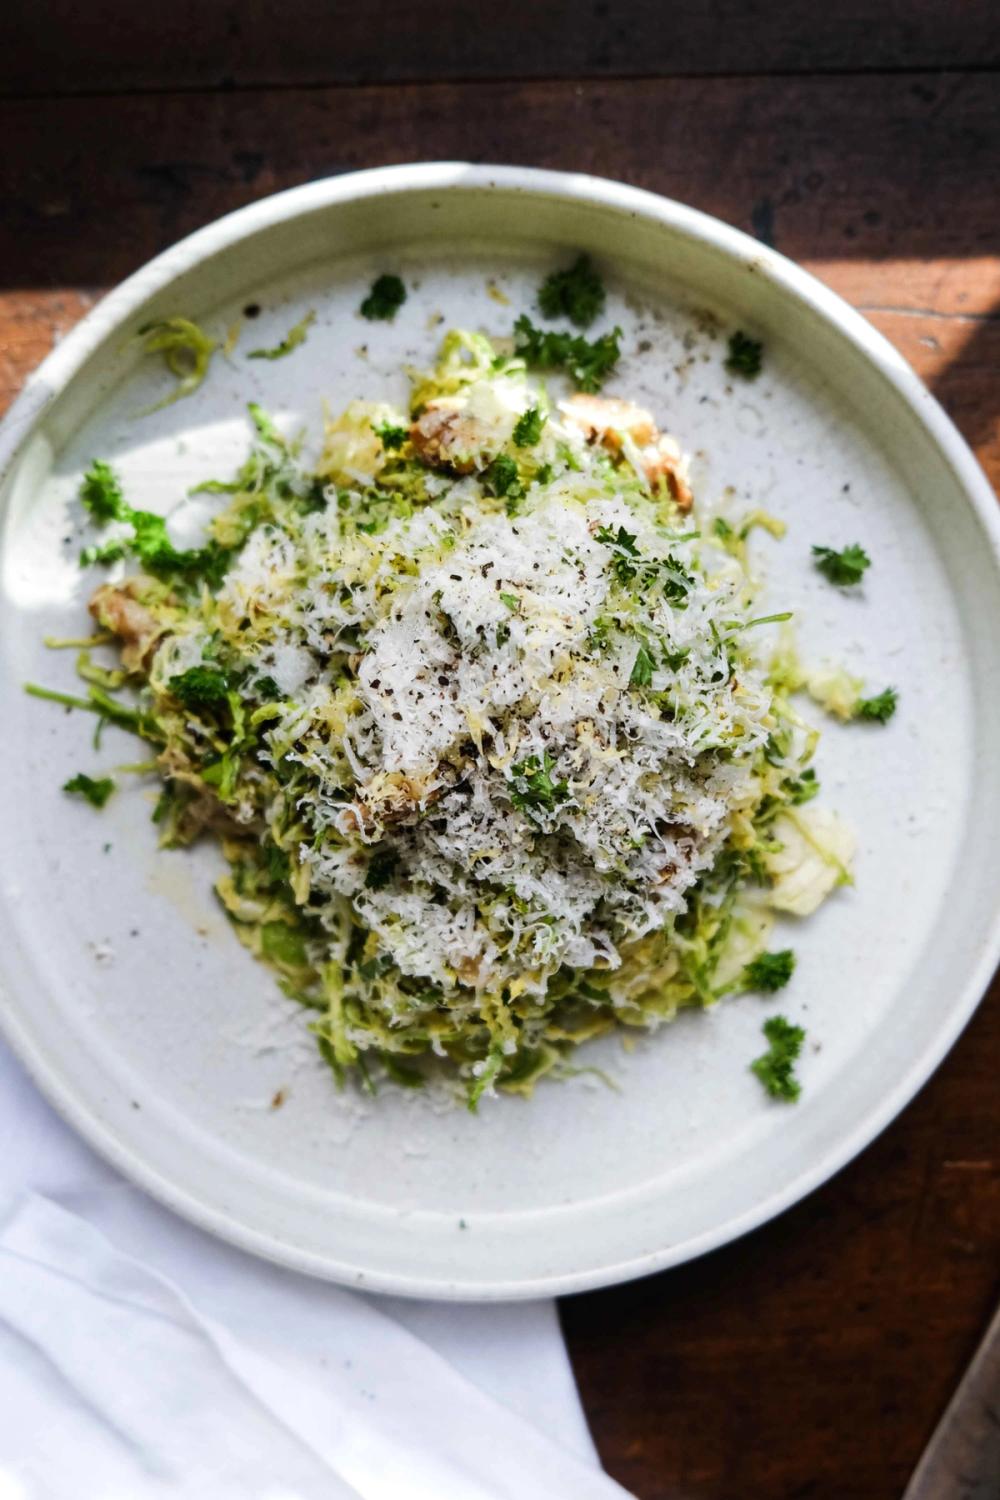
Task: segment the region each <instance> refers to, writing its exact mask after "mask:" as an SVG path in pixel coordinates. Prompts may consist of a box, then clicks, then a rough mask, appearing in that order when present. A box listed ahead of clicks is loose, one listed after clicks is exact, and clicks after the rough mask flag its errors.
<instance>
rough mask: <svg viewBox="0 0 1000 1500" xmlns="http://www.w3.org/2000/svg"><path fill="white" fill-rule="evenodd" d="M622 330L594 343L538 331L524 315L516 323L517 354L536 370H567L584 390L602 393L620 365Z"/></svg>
mask: <svg viewBox="0 0 1000 1500" xmlns="http://www.w3.org/2000/svg"><path fill="white" fill-rule="evenodd" d="M621 336H622V331H621V329H620V328H613V329H612V330H611V332H610V333H602V334H601V336H600V338H597V339H594V340H593V341H591V340H589V339H585V338H583V337H582V336H581V335H579V334H573V333H556V332H553V331H552V330H544V329H541V328H536V327H535V325H534V324H533V323H532V321H531V319H530V318H529V317H527V315H526V314H524V313H522V314H521V316H520V317H519V318H518V320H517V322H516V323H515V324H514V352H515V354H517V355H519V356H520V357H521V358H522V359H524V360H526V361H527V363H528V364H529V365H531V366H533V367H535V368H536V369H542V370H556V369H559V370H565V371H566V374H567V375H569V377H570V379H571V380H573V381H574V382H575V383H576V385H578V386H579V388H580V390H581V391H599V390H600V388H601V386H602V385H603V384H604V382H605V380H606V379H607V377H608V376H609V375H610V374H611V371H612V370H613V369H614V367H615V365H616V364H617V363H618V359H619V356H620V354H621V349H620V347H619V343H618V340H619V339H620V338H621Z"/></svg>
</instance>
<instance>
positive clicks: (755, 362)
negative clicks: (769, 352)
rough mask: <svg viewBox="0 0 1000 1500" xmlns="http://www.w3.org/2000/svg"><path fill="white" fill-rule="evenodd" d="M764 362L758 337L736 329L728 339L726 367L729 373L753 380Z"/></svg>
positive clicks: (761, 345)
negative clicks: (751, 336)
mask: <svg viewBox="0 0 1000 1500" xmlns="http://www.w3.org/2000/svg"><path fill="white" fill-rule="evenodd" d="M763 362H764V345H763V344H762V343H761V341H760V340H759V339H752V338H750V336H749V334H746V333H744V332H743V331H742V330H741V329H738V330H737V331H736V333H734V334H733V336H732V338H731V339H730V340H729V353H728V355H727V356H726V369H727V370H728V371H729V373H730V374H731V375H741V376H742V377H743V379H744V380H755V379H756V377H757V376H758V375H759V374H760V370H761V365H762V364H763Z"/></svg>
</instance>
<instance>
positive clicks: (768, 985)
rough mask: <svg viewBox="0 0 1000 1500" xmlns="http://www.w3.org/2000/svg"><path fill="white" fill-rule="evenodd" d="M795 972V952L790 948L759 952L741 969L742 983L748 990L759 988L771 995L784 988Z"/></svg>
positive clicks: (763, 992)
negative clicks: (772, 951)
mask: <svg viewBox="0 0 1000 1500" xmlns="http://www.w3.org/2000/svg"><path fill="white" fill-rule="evenodd" d="M794 972H795V954H794V953H793V952H792V950H791V948H782V949H781V951H780V952H779V953H759V954H758V955H757V957H756V958H755V959H753V961H752V962H751V963H748V964H747V965H746V967H745V968H744V970H743V983H744V984H745V985H746V987H747V989H748V990H760V991H761V992H762V994H765V995H773V994H774V993H775V991H776V990H780V989H784V987H785V985H786V984H787V983H788V981H789V980H790V979H791V977H792V975H793V974H794Z"/></svg>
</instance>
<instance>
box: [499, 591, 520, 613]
mask: <svg viewBox="0 0 1000 1500" xmlns="http://www.w3.org/2000/svg"><path fill="white" fill-rule="evenodd" d="M500 602H501V604H506V606H507V608H508V609H509V610H512V611H513V613H514V614H515V615H516V614H517V612H518V610H519V609H520V608H521V601H520V599H519V598H518V597H517V595H516V594H503V593H502V594H501V595H500Z"/></svg>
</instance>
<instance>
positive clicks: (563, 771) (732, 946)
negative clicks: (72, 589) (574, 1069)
mask: <svg viewBox="0 0 1000 1500" xmlns="http://www.w3.org/2000/svg"><path fill="white" fill-rule="evenodd" d="M412 381H413V389H412V401H411V406H410V409H409V411H403V410H400V409H397V408H396V407H394V406H393V405H391V404H387V403H369V402H361V401H356V402H353V403H352V404H351V405H350V406H349V407H348V408H347V410H346V411H345V412H344V413H343V414H342V415H340V416H339V417H337V418H336V419H334V420H330V421H328V422H327V424H326V429H325V434H324V442H323V448H322V452H321V454H320V457H319V460H318V463H316V464H314V465H309V466H307V465H306V464H305V462H304V461H303V458H302V455H301V452H300V450H299V448H298V447H297V445H296V443H294V442H292V441H290V440H288V439H287V438H285V437H284V436H282V435H281V434H280V433H279V431H278V430H277V429H276V428H275V427H274V425H273V424H272V423H271V422H270V421H269V420H268V419H267V418H266V417H265V416H264V414H263V413H262V412H261V411H260V410H259V409H257V408H255V407H252V408H251V414H252V416H253V419H254V423H255V428H256V439H255V443H254V446H253V448H252V451H251V453H250V456H249V457H248V459H247V461H246V463H245V464H244V465H243V467H242V469H241V470H240V472H239V474H238V475H237V476H236V477H235V479H233V480H231V481H229V480H224V481H218V480H216V481H210V482H209V484H208V485H205V486H202V487H201V488H202V489H207V490H210V491H213V492H216V493H219V492H222V493H224V494H225V495H226V496H227V502H226V504H225V508H224V509H223V510H222V511H221V512H220V513H219V514H218V515H216V517H215V519H214V520H213V522H212V523H211V527H210V533H211V535H210V540H209V541H208V542H207V543H206V544H205V545H204V546H202V547H201V548H199V549H197V550H196V551H192V552H183V551H179V550H178V549H177V548H175V547H174V546H173V544H172V542H171V541H170V539H169V537H168V535H167V532H166V528H165V526H164V523H163V522H162V520H160V519H159V518H157V517H153V516H150V514H149V513H147V512H143V511H136V510H133V509H132V508H131V506H130V505H128V504H127V502H126V501H125V499H124V496H123V495H122V492H121V488H120V486H119V485H118V483H117V480H116V479H115V477H114V475H113V473H112V471H111V470H109V469H108V468H107V466H105V465H95V466H94V468H93V469H92V470H91V471H90V473H89V474H88V476H87V480H86V481H85V485H84V491H83V499H84V502H85V504H87V507H88V509H89V510H90V512H91V514H92V516H93V517H94V518H95V519H96V520H97V521H99V522H101V523H102V524H106V525H110V526H111V527H112V530H111V531H110V532H108V533H107V539H105V540H104V541H103V542H102V544H100V545H98V546H95V547H94V548H92V549H90V557H91V560H93V561H96V562H105V563H107V562H114V563H117V565H118V566H119V567H121V564H120V562H118V559H121V558H122V557H127V556H128V555H138V556H139V557H140V559H141V561H142V563H143V571H142V572H141V573H133V574H131V575H128V574H126V575H125V576H123V577H122V578H121V579H120V580H119V581H115V582H108V583H105V584H104V585H102V586H101V587H100V588H98V589H97V591H96V593H95V594H94V596H93V599H92V601H91V611H92V613H93V615H94V616H95V618H96V620H97V622H98V623H99V625H100V626H101V627H102V629H103V630H105V631H107V632H110V633H111V635H112V636H113V637H114V638H115V639H116V640H117V642H118V643H119V646H120V648H121V650H120V657H121V667H120V670H119V671H118V672H116V673H111V674H109V673H107V672H104V671H102V669H99V668H96V667H94V666H93V665H92V664H90V663H89V661H88V663H87V664H86V666H85V675H86V673H88V672H89V674H90V676H89V680H90V682H91V696H92V697H93V696H94V694H98V695H100V696H101V697H103V698H104V699H105V700H106V702H107V703H110V704H112V705H113V706H114V707H115V708H117V710H118V714H117V721H118V722H124V723H126V724H128V725H130V727H133V728H134V729H136V731H137V732H138V733H140V734H142V735H143V736H144V737H145V738H146V739H148V740H150V741H152V742H153V743H154V744H155V745H156V746H157V750H158V758H157V764H158V767H159V772H160V775H161V776H162V780H163V792H162V796H161V798H160V801H159V804H158V807H157V811H156V818H157V820H158V822H159V825H160V828H161V834H162V841H163V843H164V844H165V845H168V846H176V845H184V844H188V843H190V842H191V841H192V840H194V839H195V838H197V837H199V836H200V835H202V834H204V833H211V834H214V835H215V836H217V837H218V838H219V839H220V840H221V844H222V849H223V851H224V853H225V856H226V859H227V861H228V865H229V871H228V873H227V874H226V876H225V877H224V878H223V879H222V880H220V881H219V883H218V892H219V895H220V897H221V899H222V901H223V902H224V903H225V906H226V908H227V910H228V912H229V914H230V916H231V918H232V921H233V924H234V926H235V929H236V931H237V933H238V934H239V936H240V938H241V939H242V941H243V942H244V943H245V944H246V945H247V946H248V947H249V948H250V949H251V950H252V952H253V953H254V954H255V955H256V956H257V957H259V958H260V959H262V960H264V961H265V962H266V963H268V964H269V965H270V966H271V967H272V968H273V969H274V970H276V971H277V973H278V975H279V977H280V983H281V986H282V988H283V990H284V991H285V993H286V994H287V995H288V996H290V997H291V998H292V999H294V1000H297V1001H299V1002H301V1003H302V1004H303V1005H304V1006H306V1007H308V1008H309V1009H310V1010H311V1011H313V1012H314V1016H313V1019H312V1029H313V1031H314V1032H315V1035H316V1038H317V1041H318V1043H319V1047H320V1050H321V1052H322V1055H323V1057H324V1058H325V1059H326V1061H327V1062H328V1063H329V1064H330V1066H331V1067H332V1069H333V1070H334V1072H335V1074H336V1075H337V1078H338V1080H341V1081H343V1080H344V1079H345V1078H346V1077H347V1076H348V1075H351V1074H357V1075H359V1077H360V1079H361V1081H362V1082H363V1083H364V1084H366V1085H367V1086H369V1087H374V1085H375V1082H376V1080H377V1078H378V1076H379V1074H380V1073H381V1074H382V1075H388V1077H389V1078H391V1079H392V1080H394V1081H396V1082H398V1083H401V1084H408V1085H409V1084H414V1085H415V1084H419V1083H420V1082H422V1081H423V1080H424V1078H425V1077H426V1076H427V1075H428V1073H429V1072H431V1071H437V1072H439V1073H440V1072H444V1073H448V1074H450V1075H451V1076H453V1077H456V1078H457V1079H459V1080H460V1081H461V1082H462V1084H463V1086H464V1088H465V1090H466V1093H467V1097H468V1099H469V1102H470V1103H471V1104H472V1105H473V1106H475V1104H476V1102H477V1101H478V1099H479V1098H480V1096H481V1095H482V1094H483V1093H484V1092H485V1091H490V1092H492V1091H493V1090H494V1089H495V1088H497V1087H499V1088H501V1089H505V1090H516V1091H526V1090H527V1089H529V1088H530V1087H531V1085H532V1084H533V1083H534V1082H535V1080H536V1079H537V1078H538V1077H539V1076H540V1075H542V1074H545V1073H548V1072H550V1071H553V1070H555V1071H559V1070H567V1069H568V1068H570V1067H571V1065H572V1063H571V1060H572V1058H573V1056H574V1051H575V1048H576V1047H577V1046H578V1045H579V1044H580V1043H582V1042H584V1041H586V1040H587V1039H589V1038H591V1037H594V1036H597V1035H598V1034H600V1033H603V1032H608V1031H611V1030H614V1029H623V1028H638V1029H642V1030H647V1031H648V1030H652V1029H654V1028H656V1027H657V1026H658V1025H660V1024H661V1023H662V1022H664V1021H667V1020H669V1019H670V1018H671V1017H673V1016H674V1015H675V1013H676V1012H677V1010H678V1009H679V1008H681V1007H684V1006H704V1005H708V1004H711V1003H713V1002H714V1001H716V1000H717V999H719V998H720V997H721V996H723V995H725V994H728V993H730V992H732V991H733V990H736V989H739V988H749V987H752V985H753V983H754V978H753V960H754V959H755V958H756V956H757V955H758V954H760V953H761V950H762V949H763V948H764V946H765V944H766V939H767V933H768V929H769V925H770V921H771V914H772V913H773V912H774V911H775V910H788V911H792V912H796V913H798V914H800V915H804V914H807V913H808V912H809V911H811V910H812V909H813V908H814V907H815V906H816V905H817V904H818V903H819V901H821V900H822V899H823V897H824V896H825V895H826V894H827V893H828V892H829V891H830V890H831V889H832V888H833V887H834V885H836V884H837V883H838V882H842V881H844V880H846V879H847V878H848V864H849V860H850V855H851V842H852V841H851V839H850V837H849V835H847V834H846V833H845V832H844V830H843V829H842V828H841V827H840V825H839V824H838V823H837V822H836V820H835V818H833V816H832V814H829V813H826V812H823V811H821V810H819V809H817V808H816V807H814V806H808V805H807V804H810V803H811V802H812V798H813V796H814V794H815V792H816V791H817V790H818V787H817V784H816V781H815V777H814V774H813V773H812V771H811V770H810V769H809V761H810V759H811V756H812V753H813V750H814V747H815V740H816V735H815V733H814V732H813V731H811V730H809V729H808V728H807V727H806V726H805V725H804V724H803V723H802V721H801V720H800V719H799V717H798V715H797V713H796V712H795V710H794V709H793V708H792V706H791V704H790V702H789V698H788V691H789V687H788V683H787V681H786V677H785V676H783V675H782V673H780V672H776V673H774V674H772V675H770V676H769V675H768V672H767V670H766V669H765V667H764V666H763V665H762V664H761V662H760V661H759V660H758V659H757V657H756V656H755V654H754V649H753V642H754V640H755V639H759V638H760V637H759V636H758V635H757V633H756V632H757V627H762V626H766V625H767V624H768V623H769V622H770V618H774V617H769V618H768V619H764V620H761V619H758V618H755V617H754V606H753V587H752V584H751V581H750V579H749V576H748V572H747V569H746V566H745V549H744V548H743V547H742V544H740V545H739V546H736V545H734V544H733V541H732V537H733V532H732V529H731V528H730V527H729V526H728V525H727V524H725V523H724V522H723V523H722V524H717V525H716V526H715V527H713V528H711V529H709V530H707V531H706V530H702V529H700V528H699V525H698V524H697V523H696V522H694V521H693V520H692V518H691V504H692V496H691V490H690V487H689V482H688V475H687V466H686V462H685V459H684V457H683V455H682V453H681V451H680V449H679V447H678V445H677V444H676V442H675V441H674V440H673V439H672V438H670V437H668V436H664V435H662V434H661V433H660V432H659V431H658V430H657V427H656V425H655V422H654V420H653V418H652V416H651V415H650V414H649V413H648V412H646V411H644V410H642V409H641V408H639V407H637V406H635V405H633V404H632V403H630V402H627V401H622V400H615V399H605V398H601V397H598V396H593V395H590V396H582V395H581V396H576V397H572V398H570V399H568V400H565V401H559V402H553V401H552V400H551V399H550V397H549V396H548V394H547V392H546V390H545V389H544V388H543V387H542V386H540V385H538V384H536V383H534V382H532V381H531V380H530V379H529V377H528V374H527V371H526V368H525V364H524V362H523V360H521V359H519V358H517V357H506V356H504V355H501V354H500V353H498V351H497V349H496V348H494V346H493V345H492V344H490V343H489V341H488V340H486V339H485V338H483V337H481V336H479V335H474V334H468V333H464V332H461V331H455V332H452V333H450V334H449V335H448V336H447V337H446V339H445V341H444V344H443V346H442V350H441V354H440V358H439V360H438V363H437V364H436V366H435V367H434V369H432V370H431V371H429V372H426V373H422V374H419V375H415V376H413V377H412ZM88 486H89V490H88ZM88 495H89V498H88ZM157 525H158V527H159V530H157ZM146 535H149V536H150V537H152V542H151V543H150V544H149V545H145V544H144V543H143V544H141V545H139V544H138V543H137V539H139V540H140V541H141V539H142V538H143V537H144V536H146ZM778 618H780V617H778ZM95 674H96V675H95ZM127 685H132V686H134V687H137V688H138V690H139V698H138V704H137V706H136V707H135V708H134V709H133V708H126V707H125V705H124V704H123V703H122V702H121V700H119V699H117V698H115V697H114V696H112V694H113V691H116V690H117V689H119V688H120V687H122V686H127ZM101 711H103V712H105V713H106V715H107V716H108V717H111V718H114V717H115V714H114V713H113V712H110V711H108V710H107V709H102V710H101ZM779 957H780V955H779ZM785 977H786V978H787V975H786V976H785Z"/></svg>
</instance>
